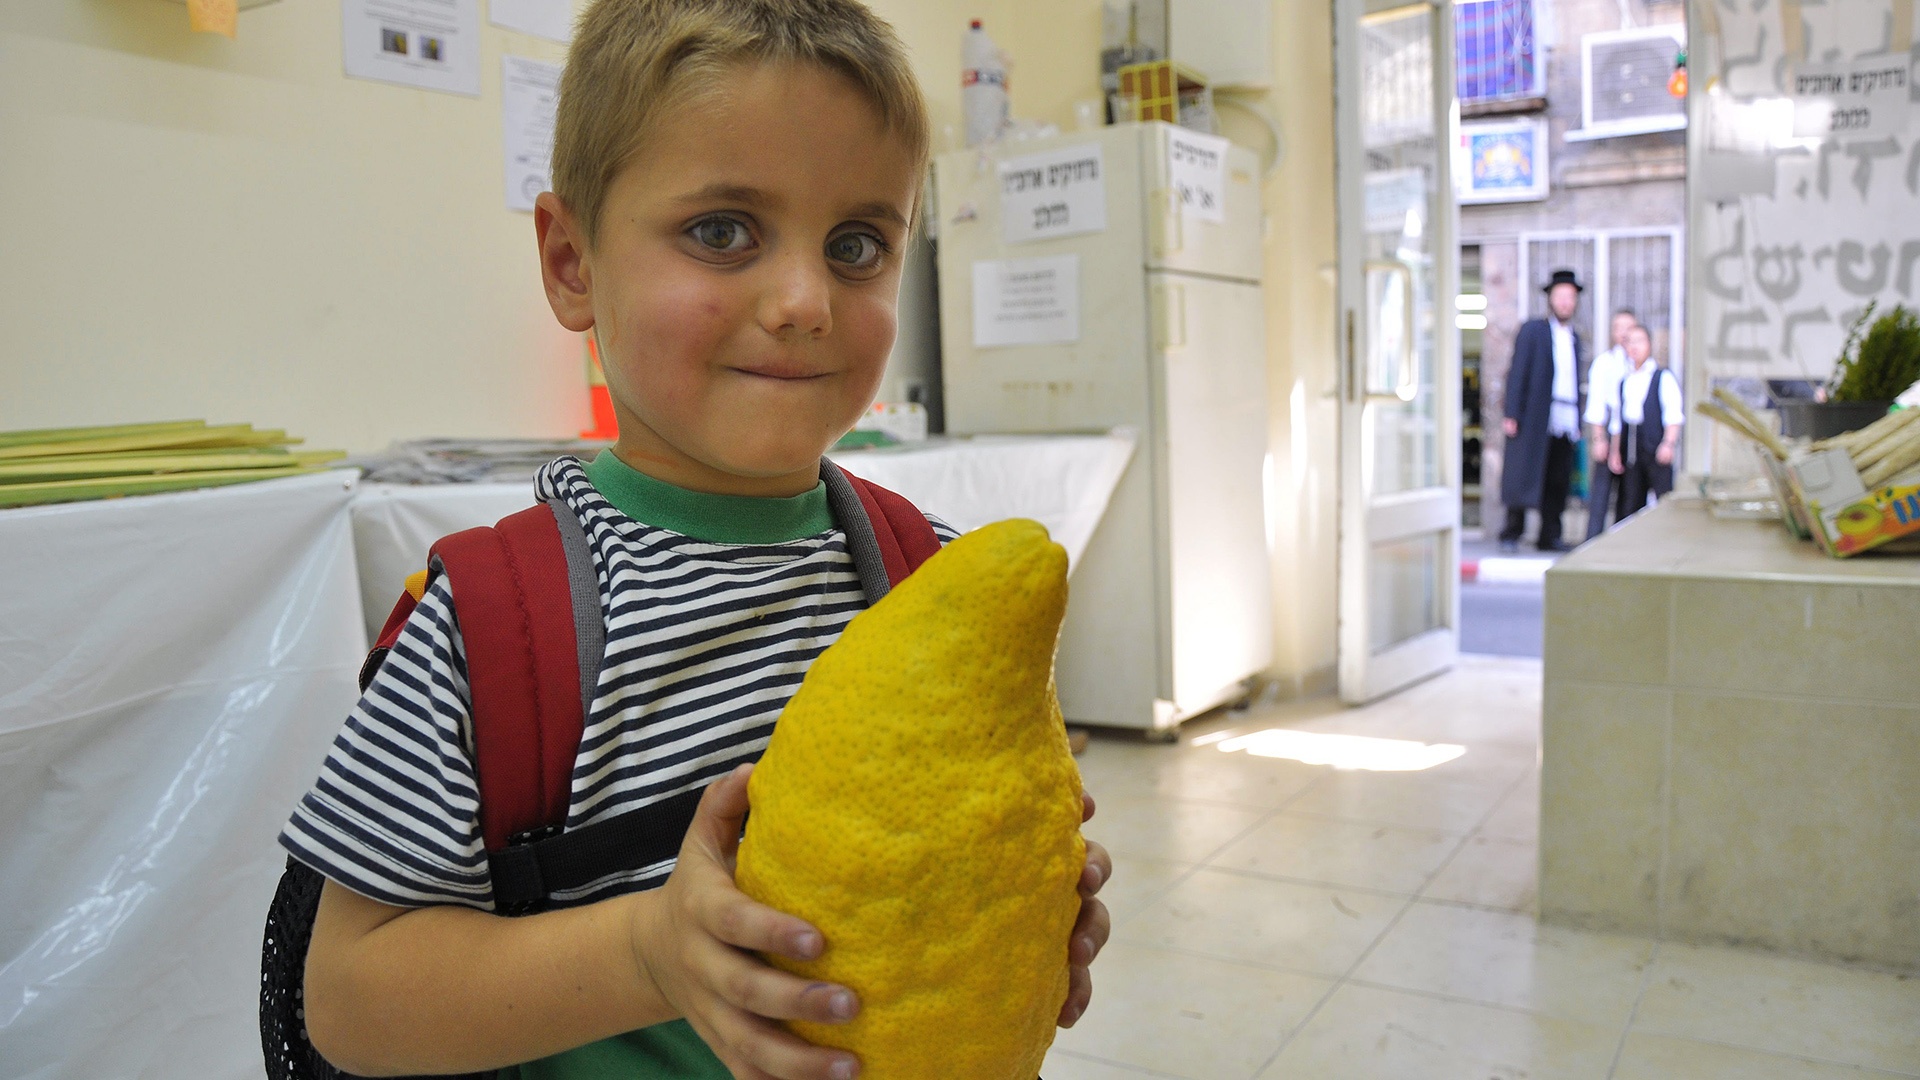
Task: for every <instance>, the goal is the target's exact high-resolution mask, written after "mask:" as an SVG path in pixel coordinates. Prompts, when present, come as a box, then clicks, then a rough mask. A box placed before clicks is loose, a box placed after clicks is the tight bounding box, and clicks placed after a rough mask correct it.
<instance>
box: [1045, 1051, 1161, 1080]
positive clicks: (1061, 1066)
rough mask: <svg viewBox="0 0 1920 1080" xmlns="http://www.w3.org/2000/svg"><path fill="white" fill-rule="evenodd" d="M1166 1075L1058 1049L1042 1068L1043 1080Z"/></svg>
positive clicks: (1122, 1079) (1138, 1079) (1116, 1079)
mask: <svg viewBox="0 0 1920 1080" xmlns="http://www.w3.org/2000/svg"><path fill="white" fill-rule="evenodd" d="M1055 1045H1056V1046H1057V1045H1058V1044H1057V1043H1056V1044H1055ZM1166 1075H1168V1074H1167V1073H1157V1072H1149V1071H1146V1070H1144V1069H1131V1068H1123V1067H1122V1066H1119V1065H1110V1064H1107V1063H1106V1062H1101V1061H1094V1060H1092V1059H1090V1058H1084V1057H1079V1056H1077V1055H1074V1054H1068V1053H1063V1052H1061V1051H1060V1050H1058V1049H1055V1050H1052V1051H1050V1052H1049V1053H1048V1054H1047V1060H1046V1061H1045V1062H1044V1063H1042V1064H1041V1066H1040V1076H1041V1080H1141V1078H1142V1077H1151V1076H1166Z"/></svg>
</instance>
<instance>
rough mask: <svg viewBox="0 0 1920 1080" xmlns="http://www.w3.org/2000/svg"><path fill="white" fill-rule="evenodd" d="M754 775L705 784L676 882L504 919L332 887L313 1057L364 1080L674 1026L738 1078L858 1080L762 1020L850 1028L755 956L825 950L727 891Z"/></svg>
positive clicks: (319, 926)
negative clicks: (690, 1030) (400, 903)
mask: <svg viewBox="0 0 1920 1080" xmlns="http://www.w3.org/2000/svg"><path fill="white" fill-rule="evenodd" d="M750 771H751V770H750V768H749V767H742V768H741V769H737V770H735V771H734V772H733V773H732V774H730V775H729V776H726V777H724V778H722V779H721V780H719V781H716V782H715V783H714V784H713V785H712V786H711V787H709V788H708V789H707V793H706V795H705V797H704V798H702V799H701V802H700V809H699V811H698V813H697V814H696V815H695V817H694V822H693V826H692V827H691V828H690V829H689V830H688V832H687V839H686V841H685V843H684V844H683V845H682V846H681V851H680V861H679V863H678V865H677V866H676V867H675V869H674V871H673V874H672V875H671V876H670V877H669V878H668V879H667V883H666V884H665V885H663V886H661V887H660V888H658V889H655V890H652V891H649V892H644V893H634V894H629V895H627V896H621V897H615V898H613V899H610V900H605V901H601V902H599V903H595V904H588V905H585V906H583V907H578V908H571V909H567V910H562V911H553V912H545V913H542V914H539V915H531V916H527V917H524V918H517V919H515V918H503V917H500V916H496V915H490V914H487V913H486V912H482V911H475V910H471V909H467V908H461V907H458V906H453V905H441V906H435V907H426V908H400V907H394V906H392V905H388V904H383V903H380V902H378V901H375V900H370V899H367V898H366V897H363V896H359V895H357V894H355V893H353V892H352V891H351V890H348V889H345V888H343V887H341V886H339V885H336V884H334V883H332V882H328V884H327V886H326V889H325V891H324V892H323V893H322V894H321V899H320V910H319V914H318V915H317V916H316V918H315V920H314V927H313V939H312V943H311V945H310V946H309V949H308V953H307V970H306V983H305V992H306V1010H307V1017H306V1019H307V1030H308V1036H309V1038H310V1039H311V1040H312V1042H313V1045H314V1048H315V1049H317V1050H319V1051H320V1053H321V1054H322V1055H323V1056H325V1057H326V1058H327V1060H329V1061H331V1062H333V1063H334V1064H335V1065H336V1066H338V1067H340V1068H343V1069H346V1070H347V1071H349V1072H353V1073H357V1074H360V1075H363V1076H381V1075H410V1074H419V1073H450V1072H477V1071H481V1070H486V1069H494V1068H501V1067H503V1066H507V1065H513V1064H517V1063H519V1062H523V1061H531V1060H534V1059H537V1058H541V1057H546V1056H548V1055H551V1054H556V1053H559V1052H561V1051H563V1050H568V1049H572V1048H573V1047H576V1046H582V1045H585V1044H587V1043H590V1042H594V1041H596V1040H599V1039H603V1038H607V1037H610V1036H613V1035H618V1034H620V1033H622V1032H626V1031H631V1030H634V1029H636V1028H641V1027H646V1026H649V1025H651V1024H656V1023H660V1022H662V1021H665V1020H670V1019H673V1018H675V1017H679V1016H684V1017H686V1018H687V1019H688V1021H689V1022H690V1023H692V1024H693V1026H694V1029H695V1030H696V1031H698V1032H699V1034H700V1036H701V1038H703V1039H705V1040H706V1042H707V1044H708V1045H709V1046H710V1047H712V1048H713V1050H714V1053H715V1054H716V1055H718V1056H719V1057H720V1059H721V1060H722V1061H723V1062H725V1063H726V1064H727V1066H728V1067H729V1068H730V1069H732V1070H733V1072H734V1075H735V1076H737V1077H741V1078H742V1080H763V1078H779V1080H848V1078H851V1077H852V1076H854V1075H856V1071H855V1070H856V1066H855V1060H854V1058H853V1056H852V1055H850V1054H847V1053H844V1052H842V1051H834V1050H827V1049H822V1048H820V1047H815V1046H810V1045H808V1044H807V1043H805V1042H803V1041H801V1040H800V1039H799V1038H798V1037H796V1036H794V1035H792V1034H791V1033H789V1032H787V1031H786V1030H785V1029H783V1028H781V1027H779V1026H778V1025H777V1024H775V1023H774V1022H773V1020H778V1019H796V1018H798V1019H806V1020H812V1021H815V1022H818V1023H842V1022H845V1021H846V1020H848V1019H851V1018H852V1017H853V1015H855V1013H856V1012H857V1011H858V1004H857V1002H856V1001H855V1000H854V998H853V994H852V993H851V992H850V991H848V990H846V989H845V988H844V987H838V986H833V985H830V984H824V983H810V982H807V981H806V980H803V979H800V978H797V977H795V976H792V975H788V974H786V973H784V972H780V971H776V970H775V969H773V968H772V967H769V966H767V965H766V964H764V963H762V962H760V960H758V959H757V958H755V957H753V956H751V955H749V953H750V952H778V953H784V954H786V955H790V956H793V957H795V958H797V959H805V958H810V957H812V956H817V955H818V954H819V952H820V950H821V948H822V947H823V942H822V941H821V939H820V934H819V932H818V931H817V930H815V929H814V928H813V927H812V926H810V925H808V924H807V923H805V922H803V921H802V920H800V919H796V918H793V917H792V916H789V915H783V914H781V913H779V912H777V911H774V910H773V909H771V908H767V907H764V906H762V905H760V904H756V903H754V902H753V901H752V900H750V899H748V898H747V897H746V896H745V895H744V894H742V893H740V892H739V891H738V890H737V889H735V888H734V886H733V856H734V853H735V851H736V849H737V846H738V837H739V835H740V826H741V824H742V822H743V820H744V818H745V814H746V807H747V796H746V777H747V774H748V773H749V772H750Z"/></svg>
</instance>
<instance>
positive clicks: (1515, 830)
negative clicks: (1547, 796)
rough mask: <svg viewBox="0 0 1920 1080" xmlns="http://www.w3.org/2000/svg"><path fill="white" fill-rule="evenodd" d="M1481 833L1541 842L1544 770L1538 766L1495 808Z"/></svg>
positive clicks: (1534, 842) (1482, 826)
mask: <svg viewBox="0 0 1920 1080" xmlns="http://www.w3.org/2000/svg"><path fill="white" fill-rule="evenodd" d="M1480 835H1482V836H1497V837H1500V838H1502V839H1505V840H1524V841H1526V842H1527V843H1529V844H1534V845H1536V846H1537V845H1538V844H1539V843H1540V770H1539V769H1534V770H1532V771H1531V772H1529V773H1528V774H1527V775H1526V777H1525V778H1523V779H1522V780H1521V781H1520V783H1519V784H1518V785H1517V786H1516V787H1515V788H1514V789H1513V790H1512V791H1509V792H1507V793H1506V795H1505V796H1503V797H1502V798H1501V799H1500V803H1499V805H1497V806H1495V807H1494V808H1493V815H1492V816H1491V817H1489V818H1487V820H1486V821H1485V823H1483V824H1482V825H1481V826H1480Z"/></svg>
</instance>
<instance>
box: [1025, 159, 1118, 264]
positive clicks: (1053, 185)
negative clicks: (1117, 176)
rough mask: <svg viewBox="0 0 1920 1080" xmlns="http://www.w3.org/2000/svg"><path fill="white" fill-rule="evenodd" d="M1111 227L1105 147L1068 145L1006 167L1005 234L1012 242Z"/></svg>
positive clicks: (1044, 238)
mask: <svg viewBox="0 0 1920 1080" xmlns="http://www.w3.org/2000/svg"><path fill="white" fill-rule="evenodd" d="M1106 227H1107V180H1106V177H1105V175H1104V173H1103V170H1102V169H1101V151H1100V144H1099V143H1089V144H1087V145H1085V146H1064V147H1061V148H1060V149H1058V150H1049V151H1047V152H1046V153H1044V154H1027V155H1025V156H1022V157H1016V158H1008V159H1007V160H1005V161H1002V162H1001V163H1000V235H1001V237H1002V238H1003V239H1005V240H1006V242H1007V243H1009V244H1020V243H1025V242H1027V241H1029V240H1051V239H1053V238H1054V237H1056V236H1073V235H1076V234H1078V233H1090V232H1099V231H1100V230H1102V229H1104V228H1106Z"/></svg>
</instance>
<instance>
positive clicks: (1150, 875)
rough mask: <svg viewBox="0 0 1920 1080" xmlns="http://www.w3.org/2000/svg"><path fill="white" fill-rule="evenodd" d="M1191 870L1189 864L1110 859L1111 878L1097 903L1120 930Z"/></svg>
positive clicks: (1115, 857)
mask: <svg viewBox="0 0 1920 1080" xmlns="http://www.w3.org/2000/svg"><path fill="white" fill-rule="evenodd" d="M1192 869H1193V865H1192V864H1190V863H1180V862H1169V861H1167V860H1165V859H1141V858H1136V857H1135V856H1132V855H1115V856H1113V878H1112V879H1111V880H1109V881H1108V882H1107V883H1106V884H1105V885H1103V886H1101V888H1100V899H1101V900H1102V901H1103V902H1104V903H1105V904H1106V905H1107V913H1108V914H1110V915H1112V916H1113V925H1115V926H1119V925H1120V924H1121V923H1123V922H1125V921H1127V920H1128V919H1131V918H1133V917H1134V916H1135V915H1137V914H1139V913H1140V911H1141V909H1143V908H1145V907H1146V906H1147V904H1148V902H1150V901H1152V900H1153V899H1155V898H1156V897H1158V896H1159V895H1160V894H1161V893H1163V892H1165V891H1166V890H1167V888H1168V887H1169V886H1171V885H1172V884H1173V883H1174V882H1175V881H1178V880H1180V877H1181V875H1183V874H1186V873H1187V872H1188V871H1190V870H1192Z"/></svg>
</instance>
